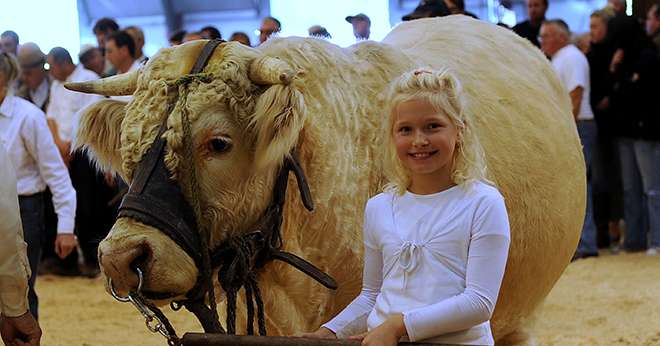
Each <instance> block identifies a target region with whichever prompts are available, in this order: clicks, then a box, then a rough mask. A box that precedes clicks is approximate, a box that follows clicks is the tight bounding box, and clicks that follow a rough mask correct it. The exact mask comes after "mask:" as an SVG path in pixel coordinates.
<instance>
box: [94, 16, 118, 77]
mask: <svg viewBox="0 0 660 346" xmlns="http://www.w3.org/2000/svg"><path fill="white" fill-rule="evenodd" d="M118 30H119V24H117V22H115V20H114V19H112V18H107V17H105V18H101V19H99V20H97V21H96V23H94V27H93V28H92V31H93V32H94V35H95V36H96V43H97V44H98V47H99V49H100V50H101V54H102V55H103V58H104V59H105V60H106V62H105V64H104V66H105V70H103V73H102V74H101V75H103V76H112V75H115V74H116V73H117V70H116V68H115V66H114V65H112V63H111V62H110V61H109V60H108V57H107V55H106V52H105V45H106V40H107V38H108V37H110V35H112V34H113V33H114V32H116V31H118Z"/></svg>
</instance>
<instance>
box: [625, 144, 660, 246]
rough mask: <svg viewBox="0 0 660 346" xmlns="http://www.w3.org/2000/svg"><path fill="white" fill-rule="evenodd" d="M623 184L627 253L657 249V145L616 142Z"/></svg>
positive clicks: (659, 150)
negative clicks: (628, 251)
mask: <svg viewBox="0 0 660 346" xmlns="http://www.w3.org/2000/svg"><path fill="white" fill-rule="evenodd" d="M619 151H620V157H621V175H622V180H623V200H624V202H625V203H624V208H623V212H624V220H625V221H626V237H625V241H624V246H625V248H626V249H628V250H631V251H636V250H643V249H644V248H646V247H647V237H646V231H647V229H648V230H649V231H650V247H656V248H660V141H647V140H640V139H631V138H621V139H620V140H619Z"/></svg>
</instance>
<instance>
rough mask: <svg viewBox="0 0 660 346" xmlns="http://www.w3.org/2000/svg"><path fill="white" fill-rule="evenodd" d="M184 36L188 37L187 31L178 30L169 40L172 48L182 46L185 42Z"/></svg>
mask: <svg viewBox="0 0 660 346" xmlns="http://www.w3.org/2000/svg"><path fill="white" fill-rule="evenodd" d="M184 36H186V31H185V30H177V31H175V32H173V33H172V34H171V35H170V37H169V38H168V41H169V42H170V47H171V46H178V45H180V44H181V43H182V42H183V37H184Z"/></svg>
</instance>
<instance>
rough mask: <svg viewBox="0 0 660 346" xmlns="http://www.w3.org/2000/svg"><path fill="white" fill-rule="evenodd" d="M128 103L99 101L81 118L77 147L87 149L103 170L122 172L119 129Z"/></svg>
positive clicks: (75, 145)
mask: <svg viewBox="0 0 660 346" xmlns="http://www.w3.org/2000/svg"><path fill="white" fill-rule="evenodd" d="M125 106H126V102H121V101H116V100H103V101H99V102H97V103H95V104H93V105H92V106H90V107H89V108H87V109H86V110H85V111H84V113H83V114H82V117H81V118H80V126H79V127H78V132H77V135H76V141H75V143H74V148H76V149H78V148H81V147H82V148H85V149H86V150H88V151H89V152H90V153H91V155H92V157H93V158H94V159H95V161H96V163H97V164H98V165H99V167H100V168H101V169H102V170H103V171H120V169H121V156H120V154H119V148H120V132H121V122H122V120H124V115H125V114H126V110H125Z"/></svg>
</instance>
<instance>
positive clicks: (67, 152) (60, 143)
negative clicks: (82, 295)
mask: <svg viewBox="0 0 660 346" xmlns="http://www.w3.org/2000/svg"><path fill="white" fill-rule="evenodd" d="M48 64H49V65H50V74H51V76H52V77H53V83H52V85H51V89H50V95H51V101H50V104H49V106H48V111H47V114H46V116H47V118H48V126H49V127H50V130H51V133H52V134H53V139H54V140H55V144H56V145H57V147H58V149H59V151H60V154H61V155H62V159H63V160H64V162H66V163H67V165H68V166H69V174H70V176H71V181H72V183H73V186H74V188H75V189H76V198H77V200H78V209H77V212H76V225H75V228H76V234H77V235H78V237H79V238H80V241H81V245H80V246H81V249H82V251H83V254H84V263H85V266H83V267H81V268H78V265H77V264H78V262H79V261H77V260H76V257H75V253H74V254H73V255H72V256H73V257H71V258H67V261H64V262H63V263H59V266H60V267H64V269H62V268H60V270H62V272H63V273H64V272H68V273H76V274H77V273H79V272H81V273H82V274H84V275H89V276H93V275H95V274H96V273H97V272H98V270H97V269H96V257H97V255H96V251H97V246H96V244H97V243H98V239H102V238H104V237H105V236H106V235H107V231H109V227H103V226H104V225H106V224H107V223H108V222H104V220H105V219H107V218H108V215H112V211H111V210H110V207H108V206H107V203H108V201H109V198H106V197H105V196H106V195H108V193H107V192H106V191H108V190H111V189H110V188H109V187H108V186H107V184H106V183H105V179H104V178H103V175H102V174H101V173H99V172H98V170H97V169H96V167H95V166H94V164H93V163H92V162H91V160H89V158H88V157H87V155H86V154H85V153H84V152H75V153H71V143H72V141H73V138H74V136H75V131H76V129H77V128H78V124H77V122H78V121H79V119H80V114H79V113H80V112H82V111H83V110H84V109H85V108H86V107H87V106H89V105H91V104H92V103H94V102H96V101H100V100H102V99H103V97H102V96H99V95H94V94H84V93H79V92H75V91H70V90H68V89H66V88H64V84H65V83H68V82H83V81H88V80H95V79H98V78H99V76H98V75H97V74H96V73H94V72H92V71H90V70H87V69H86V68H85V67H84V66H83V65H82V64H79V65H78V66H76V65H74V64H73V60H72V59H71V55H70V54H69V52H68V51H67V50H66V49H64V48H62V47H55V48H53V49H51V51H50V52H49V53H48ZM99 228H100V229H101V230H98V229H99ZM77 268H78V270H76V269H77ZM53 269H54V270H55V269H56V268H55V267H54V268H53Z"/></svg>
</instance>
